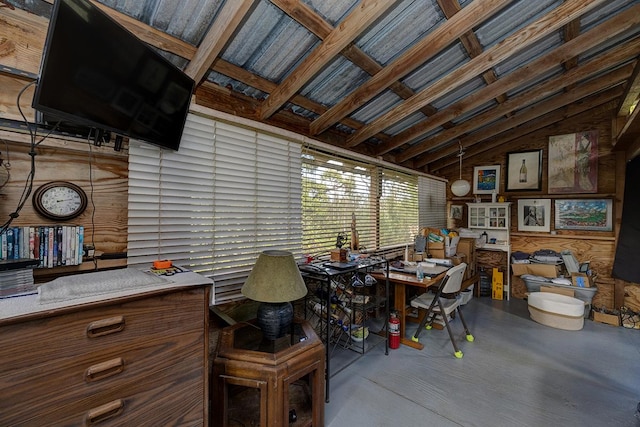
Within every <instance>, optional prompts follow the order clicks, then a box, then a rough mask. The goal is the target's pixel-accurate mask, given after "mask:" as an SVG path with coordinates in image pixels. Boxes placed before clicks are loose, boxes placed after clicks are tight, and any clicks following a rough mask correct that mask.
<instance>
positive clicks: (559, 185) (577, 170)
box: [548, 131, 598, 194]
mask: <svg viewBox="0 0 640 427" xmlns="http://www.w3.org/2000/svg"><path fill="white" fill-rule="evenodd" d="M548 170H549V172H548V182H549V194H568V193H597V192H598V132H597V131H591V132H581V133H571V134H567V135H555V136H550V137H549V168H548Z"/></svg>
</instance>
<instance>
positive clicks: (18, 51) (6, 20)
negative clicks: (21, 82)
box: [0, 7, 49, 75]
mask: <svg viewBox="0 0 640 427" xmlns="http://www.w3.org/2000/svg"><path fill="white" fill-rule="evenodd" d="M48 28H49V19H47V18H44V17H42V16H37V15H34V14H32V13H28V12H26V11H24V10H21V9H19V8H14V9H12V8H9V7H4V8H2V14H1V15H0V68H1V67H8V68H10V69H14V70H20V71H24V72H26V73H31V74H36V75H37V74H38V70H39V69H40V61H41V59H42V50H43V48H44V41H45V38H46V37H47V29H48Z"/></svg>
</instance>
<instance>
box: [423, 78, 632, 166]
mask: <svg viewBox="0 0 640 427" xmlns="http://www.w3.org/2000/svg"><path fill="white" fill-rule="evenodd" d="M630 73H631V69H630V67H629V66H627V67H625V68H622V69H617V70H614V71H612V72H610V73H607V74H606V75H604V76H602V77H598V78H596V79H593V80H590V81H588V82H585V83H582V84H580V85H577V86H576V87H575V88H574V89H572V90H570V91H568V92H566V93H562V94H558V95H556V96H553V97H551V98H548V99H547V100H545V101H542V102H539V103H537V104H534V105H531V106H529V107H526V108H524V109H522V110H521V111H519V112H517V113H515V114H513V115H512V116H511V117H509V118H508V119H504V120H501V121H499V122H495V123H493V124H492V125H491V126H485V127H483V128H481V129H479V130H477V131H475V132H474V133H473V134H469V135H467V136H465V137H462V138H460V143H461V144H462V146H463V147H465V149H466V148H467V147H470V146H472V145H476V144H478V143H480V142H482V141H484V140H486V139H488V138H490V137H493V136H495V135H497V134H499V133H501V132H505V131H508V130H509V129H511V128H514V127H516V126H520V125H523V124H526V123H527V122H529V121H531V120H534V119H535V118H536V117H539V116H542V115H544V114H547V113H549V112H551V111H554V110H557V109H558V108H561V107H564V106H566V105H569V104H571V103H573V102H578V101H580V100H581V99H583V98H586V97H588V96H590V95H591V94H593V93H597V92H601V91H604V90H606V89H609V88H611V87H612V86H616V85H620V84H621V83H622V82H623V80H624V79H626V78H628V77H629V74H630ZM619 91H620V93H621V92H622V88H620V89H619ZM447 151H450V150H439V151H438V152H437V153H435V154H434V155H432V156H429V158H428V159H426V158H421V159H418V160H416V162H415V163H414V166H415V167H421V166H424V165H426V164H428V163H433V162H436V161H438V160H440V159H442V158H444V157H446V156H447V155H451V153H449V152H447Z"/></svg>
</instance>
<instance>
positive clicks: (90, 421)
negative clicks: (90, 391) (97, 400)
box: [86, 399, 124, 426]
mask: <svg viewBox="0 0 640 427" xmlns="http://www.w3.org/2000/svg"><path fill="white" fill-rule="evenodd" d="M123 410H124V402H123V401H122V399H117V400H114V401H112V402H109V403H105V404H104V405H102V406H98V407H97V408H93V409H90V410H89V412H87V422H86V425H88V426H93V425H96V424H98V423H101V422H103V421H107V420H108V419H109V418H113V417H116V416H118V415H120V414H121V413H122V411H123Z"/></svg>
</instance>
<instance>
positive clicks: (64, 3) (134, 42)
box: [32, 0, 194, 150]
mask: <svg viewBox="0 0 640 427" xmlns="http://www.w3.org/2000/svg"><path fill="white" fill-rule="evenodd" d="M193 88H194V81H193V79H191V78H190V77H189V76H187V75H186V74H185V73H184V72H182V70H180V69H179V68H178V67H176V66H174V65H173V64H172V63H171V62H170V61H169V60H167V59H166V58H164V57H163V56H161V55H160V54H159V53H158V52H156V51H155V50H153V49H152V48H151V47H150V46H148V45H147V44H145V43H144V42H142V41H141V40H140V39H138V38H137V37H136V36H134V35H133V34H132V33H130V32H129V31H128V30H126V29H125V28H124V27H122V26H121V25H120V24H118V23H117V22H116V21H114V20H113V19H111V18H110V17H109V16H108V15H106V14H105V13H104V12H102V11H101V10H100V9H99V8H98V7H96V6H95V5H93V4H92V3H91V2H90V1H88V0H56V1H55V3H54V6H53V9H52V13H51V21H50V23H49V29H48V32H47V39H46V42H45V47H44V52H43V58H42V63H41V66H40V76H39V78H38V84H37V86H36V90H35V95H34V98H33V104H32V105H33V108H35V109H36V110H38V111H40V112H42V113H43V115H45V116H46V117H48V118H49V120H50V121H51V120H52V119H53V120H61V121H63V122H65V123H73V124H78V125H83V126H89V127H95V128H97V129H103V130H109V131H112V132H114V133H116V134H120V135H123V136H127V137H130V138H134V139H139V140H142V141H145V142H148V143H151V144H154V145H157V146H160V147H164V148H168V149H172V150H177V149H178V147H179V145H180V138H181V136H182V131H183V129H184V124H185V120H186V117H187V112H188V111H189V103H190V101H191V94H192V92H193Z"/></svg>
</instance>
